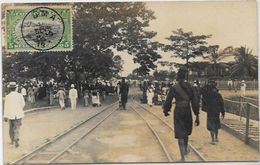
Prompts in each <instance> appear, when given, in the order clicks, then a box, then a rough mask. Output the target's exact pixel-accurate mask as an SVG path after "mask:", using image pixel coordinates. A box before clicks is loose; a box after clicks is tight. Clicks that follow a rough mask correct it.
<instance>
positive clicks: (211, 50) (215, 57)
mask: <svg viewBox="0 0 260 165" xmlns="http://www.w3.org/2000/svg"><path fill="white" fill-rule="evenodd" d="M207 53H208V54H207V55H206V56H203V58H204V59H207V60H208V61H209V62H211V63H212V64H213V70H214V73H215V75H217V74H218V73H219V67H218V63H219V62H220V61H222V60H223V59H225V58H227V57H230V56H233V47H232V46H228V47H226V48H225V49H223V50H219V45H210V46H209V47H208V52H207Z"/></svg>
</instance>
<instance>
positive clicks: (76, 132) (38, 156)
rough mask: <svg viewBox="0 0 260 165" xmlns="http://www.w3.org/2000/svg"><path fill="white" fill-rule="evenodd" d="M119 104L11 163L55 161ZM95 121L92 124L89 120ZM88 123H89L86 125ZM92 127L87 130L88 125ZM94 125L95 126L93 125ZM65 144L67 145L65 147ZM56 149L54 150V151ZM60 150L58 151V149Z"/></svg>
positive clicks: (112, 105) (110, 106)
mask: <svg viewBox="0 0 260 165" xmlns="http://www.w3.org/2000/svg"><path fill="white" fill-rule="evenodd" d="M117 104H118V101H117V102H115V103H112V104H111V105H109V106H108V107H106V108H104V109H103V110H101V111H99V112H98V113H96V114H94V115H92V116H90V117H89V118H87V119H86V120H84V121H82V122H80V123H79V124H77V125H75V126H73V127H71V128H70V129H69V130H66V131H65V132H64V133H62V134H60V135H58V136H56V137H54V138H53V139H51V140H50V141H48V142H46V143H44V144H42V145H41V146H39V147H37V148H36V149H34V150H33V151H31V152H29V153H27V154H26V155H24V156H22V157H21V158H19V159H17V160H15V161H14V162H12V163H11V164H25V163H26V164H50V163H55V161H56V160H58V158H60V157H61V156H62V155H63V154H64V153H65V152H66V151H68V150H69V149H70V148H71V147H72V146H74V145H75V144H77V143H78V142H79V141H80V140H81V139H83V138H84V137H85V136H87V135H88V134H89V133H91V132H92V131H93V130H94V129H95V128H97V127H98V126H99V125H100V124H101V123H102V122H103V121H104V120H106V119H107V118H108V117H109V116H110V115H111V114H112V113H113V112H115V111H116V110H117V109H118V107H116V106H115V105H117ZM108 110H111V111H109V113H108V114H107V115H106V116H105V117H103V118H102V115H101V116H100V114H104V113H105V112H107V111H108ZM96 118H101V119H100V120H99V122H98V123H96V122H94V121H93V120H91V119H96ZM91 121H93V122H94V123H93V124H92V125H91V124H89V122H91ZM86 124H87V125H86ZM89 125H91V126H92V127H91V128H90V129H88V130H87V131H86V128H87V126H88V127H89ZM93 125H94V126H93ZM64 144H65V145H66V147H64ZM53 149H54V151H53ZM57 150H58V151H57ZM37 161H38V162H37ZM39 161H40V162H39ZM30 162H31V163H30Z"/></svg>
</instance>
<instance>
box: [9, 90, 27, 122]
mask: <svg viewBox="0 0 260 165" xmlns="http://www.w3.org/2000/svg"><path fill="white" fill-rule="evenodd" d="M24 106H25V102H24V98H23V95H22V94H20V93H18V92H14V91H13V92H11V93H9V94H8V95H7V96H6V97H5V103H4V117H6V118H8V119H11V120H14V119H21V118H23V117H24V111H23V108H24Z"/></svg>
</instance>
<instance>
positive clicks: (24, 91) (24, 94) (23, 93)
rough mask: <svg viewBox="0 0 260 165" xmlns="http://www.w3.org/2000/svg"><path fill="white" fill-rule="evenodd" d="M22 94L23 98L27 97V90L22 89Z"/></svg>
mask: <svg viewBox="0 0 260 165" xmlns="http://www.w3.org/2000/svg"><path fill="white" fill-rule="evenodd" d="M21 93H22V95H23V96H26V95H27V92H26V89H25V88H22V90H21Z"/></svg>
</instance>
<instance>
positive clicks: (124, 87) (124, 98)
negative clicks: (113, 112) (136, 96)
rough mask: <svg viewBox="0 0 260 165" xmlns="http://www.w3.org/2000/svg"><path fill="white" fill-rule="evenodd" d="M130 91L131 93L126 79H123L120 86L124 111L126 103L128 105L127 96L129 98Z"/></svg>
mask: <svg viewBox="0 0 260 165" xmlns="http://www.w3.org/2000/svg"><path fill="white" fill-rule="evenodd" d="M128 91H129V86H128V84H127V83H126V82H125V78H124V77H123V78H122V82H121V86H120V91H119V94H120V95H121V104H122V107H123V109H124V110H125V107H126V103H127V96H128Z"/></svg>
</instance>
